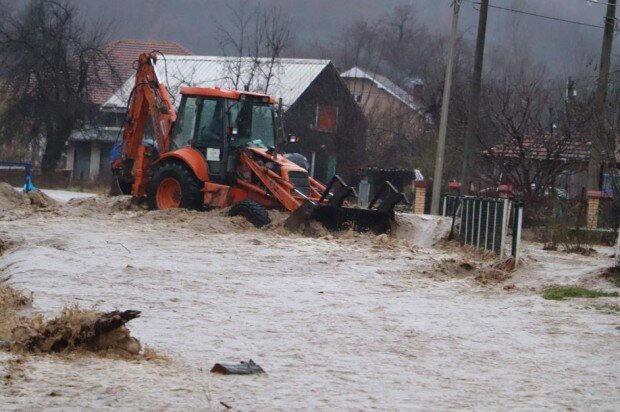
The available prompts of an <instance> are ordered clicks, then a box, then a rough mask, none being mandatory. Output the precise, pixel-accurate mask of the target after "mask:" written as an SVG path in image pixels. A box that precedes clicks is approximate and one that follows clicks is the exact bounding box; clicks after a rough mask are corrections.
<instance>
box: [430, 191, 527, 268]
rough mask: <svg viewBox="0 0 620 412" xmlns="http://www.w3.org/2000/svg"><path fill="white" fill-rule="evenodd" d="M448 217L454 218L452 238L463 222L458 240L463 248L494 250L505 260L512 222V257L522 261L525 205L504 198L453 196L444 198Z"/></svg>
mask: <svg viewBox="0 0 620 412" xmlns="http://www.w3.org/2000/svg"><path fill="white" fill-rule="evenodd" d="M442 214H443V215H444V216H450V217H452V230H451V233H450V237H451V238H454V236H455V230H456V223H457V221H458V222H459V227H458V237H459V240H460V242H461V245H471V246H475V247H478V248H481V249H484V250H489V251H493V252H494V253H496V254H497V255H499V256H500V257H503V256H504V254H505V250H506V242H507V240H508V228H509V224H510V223H512V225H511V228H512V233H511V240H512V244H511V255H512V256H514V257H515V259H518V256H519V246H520V241H521V225H522V221H523V202H522V201H520V200H510V199H504V198H489V197H477V196H451V195H446V196H444V199H443V210H442Z"/></svg>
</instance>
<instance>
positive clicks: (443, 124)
mask: <svg viewBox="0 0 620 412" xmlns="http://www.w3.org/2000/svg"><path fill="white" fill-rule="evenodd" d="M452 7H453V11H454V14H453V15H452V29H451V31H450V48H449V50H448V66H447V67H446V77H445V80H444V86H443V101H442V102H441V118H440V120H439V135H438V136H437V154H436V155H435V173H434V175H433V196H432V198H431V214H432V215H438V214H439V200H440V195H441V180H442V176H443V158H444V151H445V147H446V131H447V129H448V106H449V105H450V89H451V87H452V68H453V66H454V50H455V48H456V28H457V23H458V20H459V9H460V8H461V0H454V2H453V3H452Z"/></svg>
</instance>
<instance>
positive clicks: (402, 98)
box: [340, 67, 424, 116]
mask: <svg viewBox="0 0 620 412" xmlns="http://www.w3.org/2000/svg"><path fill="white" fill-rule="evenodd" d="M340 75H341V76H342V78H343V79H344V81H345V82H346V83H347V87H348V88H349V90H350V91H351V94H352V95H353V96H354V98H355V101H356V102H357V103H358V104H359V105H360V107H362V108H363V110H364V114H366V115H367V116H371V115H373V114H374V113H376V112H381V113H386V112H394V111H396V112H405V113H411V112H416V113H419V114H420V113H421V114H423V110H424V103H423V98H422V92H423V89H424V83H423V82H422V80H421V79H412V80H411V81H410V82H409V83H410V84H411V92H407V91H405V90H403V89H402V88H401V87H400V86H398V85H397V84H396V83H394V82H393V81H391V80H390V79H388V78H387V77H386V76H383V75H381V74H378V73H374V72H371V71H369V70H365V69H361V68H359V67H353V68H351V69H349V70H347V71H345V72H343V73H341V74H340Z"/></svg>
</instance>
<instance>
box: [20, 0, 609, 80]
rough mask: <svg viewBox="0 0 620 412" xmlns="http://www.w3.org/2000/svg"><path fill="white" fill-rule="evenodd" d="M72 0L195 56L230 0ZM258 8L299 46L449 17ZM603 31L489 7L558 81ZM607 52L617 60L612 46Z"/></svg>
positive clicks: (585, 17) (422, 6)
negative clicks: (274, 13)
mask: <svg viewBox="0 0 620 412" xmlns="http://www.w3.org/2000/svg"><path fill="white" fill-rule="evenodd" d="M22 1H23V0H22ZM71 1H72V2H73V3H75V4H76V5H78V6H79V8H80V10H82V12H83V13H84V15H85V16H86V17H87V18H89V19H94V20H97V19H101V20H103V21H107V20H112V21H113V25H114V32H113V38H152V39H160V40H175V41H178V42H180V43H181V44H183V45H184V46H186V47H187V48H189V49H190V50H191V51H193V52H195V53H198V54H217V53H219V48H218V43H217V40H216V33H217V29H216V27H217V25H218V24H223V23H224V22H225V21H226V16H227V12H228V10H227V6H226V5H227V4H229V3H231V1H229V0H71ZM474 1H477V0H474ZM601 2H602V3H604V1H603V0H601ZM248 3H249V4H255V3H258V1H252V0H250V1H248ZM260 3H262V4H267V5H277V6H281V7H282V8H283V9H284V10H285V11H286V12H288V13H289V15H290V16H291V19H292V20H293V22H294V28H295V32H296V39H297V42H298V43H300V44H301V43H304V42H307V41H309V40H314V39H316V40H319V41H323V42H328V41H329V40H330V39H332V38H333V37H334V36H336V35H337V34H338V33H339V32H340V30H342V28H344V27H346V26H347V25H349V24H351V23H352V22H354V21H356V20H360V19H366V20H371V19H375V18H377V17H379V16H381V15H383V14H384V13H386V12H389V11H390V10H392V9H393V7H394V6H395V5H398V4H407V3H408V4H413V5H414V6H415V8H416V10H417V12H418V17H417V21H418V22H419V23H421V24H424V25H426V26H428V27H429V28H431V29H433V30H438V31H444V32H445V31H447V30H448V29H449V25H450V17H451V9H450V3H451V0H412V1H403V0H262V1H261V2H260ZM491 5H497V6H501V7H507V8H515V9H522V10H527V11H530V12H534V13H539V14H545V15H550V16H555V17H559V18H564V19H568V20H578V21H581V22H585V23H589V24H594V25H602V23H603V17H604V14H605V6H604V5H601V4H593V3H591V2H588V1H587V0H491ZM474 7H475V5H474V4H473V3H472V2H471V1H468V2H464V3H463V6H462V13H461V19H460V21H459V26H460V31H461V33H463V34H464V35H466V36H472V37H473V36H474V35H475V33H476V24H477V11H476V10H475V9H474ZM602 33H603V31H602V29H596V28H591V27H584V26H578V25H575V24H569V23H563V22H556V21H549V20H545V19H540V18H537V17H533V16H526V15H520V14H515V13H511V12H507V11H502V10H498V9H494V8H491V9H490V11H489V26H488V42H489V45H491V46H496V47H513V45H514V44H515V42H516V43H521V44H522V47H526V48H528V49H529V50H531V52H532V53H533V55H534V57H535V59H536V60H537V61H538V62H544V63H546V64H547V65H548V66H549V67H550V68H551V70H552V71H553V72H555V73H557V74H559V75H563V76H564V75H569V74H573V73H574V72H584V71H590V72H591V71H594V70H595V66H596V63H597V62H598V55H599V53H600V45H601V41H602ZM614 49H615V50H616V54H620V52H618V50H620V47H619V45H618V42H617V41H616V45H615V47H614ZM616 60H617V57H616ZM588 63H589V65H588Z"/></svg>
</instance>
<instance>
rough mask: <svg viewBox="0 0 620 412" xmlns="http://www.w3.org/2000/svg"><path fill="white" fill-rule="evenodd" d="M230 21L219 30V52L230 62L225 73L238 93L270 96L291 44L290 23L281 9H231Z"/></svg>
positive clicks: (245, 6) (244, 4) (240, 5)
mask: <svg viewBox="0 0 620 412" xmlns="http://www.w3.org/2000/svg"><path fill="white" fill-rule="evenodd" d="M229 13H230V17H229V19H230V21H229V22H228V24H226V25H221V26H219V27H218V31H219V33H220V48H221V50H222V53H223V54H224V55H225V56H229V57H230V59H229V61H228V64H227V65H226V68H225V71H226V73H224V75H225V77H226V78H227V80H228V81H229V82H230V83H231V86H232V87H234V88H236V89H241V88H248V89H250V88H253V89H255V90H260V91H262V92H264V93H267V92H268V89H269V86H270V85H271V84H272V80H273V79H274V77H275V76H276V75H277V68H278V64H279V63H278V61H279V59H280V57H282V55H283V53H284V51H285V50H286V49H287V48H288V47H289V46H290V45H291V43H292V39H293V36H292V30H291V22H290V19H289V18H288V16H286V15H285V14H284V12H283V11H282V9H281V8H279V7H264V6H261V5H258V6H250V5H249V4H248V2H247V1H241V2H239V3H238V4H237V6H236V7H233V6H229Z"/></svg>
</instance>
